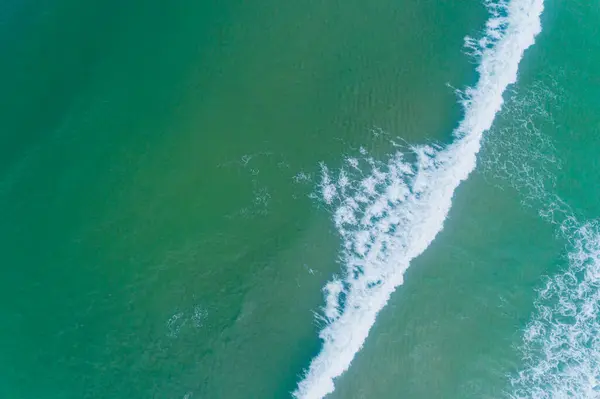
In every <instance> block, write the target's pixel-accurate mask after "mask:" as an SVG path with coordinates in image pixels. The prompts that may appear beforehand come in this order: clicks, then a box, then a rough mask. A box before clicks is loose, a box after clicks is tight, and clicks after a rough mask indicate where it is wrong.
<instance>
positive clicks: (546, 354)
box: [511, 218, 600, 399]
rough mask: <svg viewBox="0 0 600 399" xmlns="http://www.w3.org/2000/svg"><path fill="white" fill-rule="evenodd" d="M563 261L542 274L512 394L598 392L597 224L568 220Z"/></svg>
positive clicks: (542, 396) (542, 398)
mask: <svg viewBox="0 0 600 399" xmlns="http://www.w3.org/2000/svg"><path fill="white" fill-rule="evenodd" d="M568 222H569V223H568V225H570V226H567V227H566V228H564V229H563V232H564V233H567V237H568V239H569V240H570V241H571V245H572V247H573V249H572V250H571V252H570V253H569V257H568V258H569V267H568V268H567V269H566V270H565V271H564V272H562V273H559V274H557V275H555V276H554V277H552V278H550V279H548V280H547V282H546V285H545V287H544V288H543V289H542V290H541V291H540V293H539V297H538V299H537V301H536V304H535V305H536V309H537V311H536V313H535V314H534V316H533V319H532V320H531V322H530V323H529V325H528V327H527V329H526V330H525V333H524V337H523V341H524V344H523V347H522V351H523V357H524V360H525V365H524V367H523V368H522V370H521V371H520V372H519V373H518V375H517V376H515V377H514V378H513V379H512V381H511V382H512V384H513V386H514V389H515V391H514V392H513V394H512V395H511V397H512V398H515V399H516V398H531V399H550V398H552V399H554V398H600V228H599V227H600V226H598V223H597V222H587V223H585V224H583V225H580V227H578V228H576V229H573V227H571V226H576V225H577V222H576V221H574V219H572V218H571V219H569V220H568Z"/></svg>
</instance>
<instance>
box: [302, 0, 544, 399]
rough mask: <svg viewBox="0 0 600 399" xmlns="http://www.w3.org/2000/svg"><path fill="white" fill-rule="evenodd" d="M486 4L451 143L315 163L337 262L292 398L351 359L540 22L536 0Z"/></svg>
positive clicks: (464, 167) (469, 157) (436, 216)
mask: <svg viewBox="0 0 600 399" xmlns="http://www.w3.org/2000/svg"><path fill="white" fill-rule="evenodd" d="M486 4H487V5H488V6H489V9H490V11H491V14H492V15H491V18H490V19H489V20H488V22H487V24H486V32H485V35H484V37H483V38H482V39H481V40H479V41H475V40H473V39H467V46H468V47H469V48H470V49H471V50H473V51H474V53H475V55H477V56H478V58H479V59H480V63H479V66H478V67H477V71H478V73H479V80H478V82H477V85H476V86H475V87H474V88H469V89H467V90H466V91H465V92H464V97H465V98H464V100H463V106H464V119H463V120H462V121H461V123H460V124H459V126H458V127H457V128H456V130H455V131H454V137H455V141H454V142H453V143H452V144H450V145H449V146H448V147H446V148H443V149H435V148H432V147H429V146H421V147H414V148H413V150H414V152H415V154H416V159H417V160H416V162H415V163H411V162H408V161H407V160H406V159H405V157H404V155H403V154H402V153H401V152H397V153H395V154H392V155H391V156H390V157H389V158H388V160H387V161H386V162H377V161H375V160H373V159H371V158H368V157H364V158H362V159H361V160H357V159H354V158H349V159H348V167H347V169H342V170H341V171H340V173H339V175H338V176H337V178H336V177H335V176H333V175H332V174H331V173H330V172H329V170H328V169H327V167H325V166H322V182H321V190H322V194H323V200H324V201H325V202H326V203H328V204H330V205H332V206H335V207H336V209H335V212H334V220H335V224H336V227H337V228H338V230H339V232H340V235H341V237H342V239H343V242H344V246H343V250H342V253H341V261H342V262H343V264H344V265H345V270H344V275H343V277H342V278H341V279H335V280H334V281H332V282H330V283H329V284H328V285H327V286H326V287H325V293H326V296H327V298H326V308H325V309H324V314H325V316H324V317H325V319H326V320H327V325H326V326H325V327H324V328H323V330H321V332H320V334H319V336H320V338H321V339H322V340H323V346H322V348H321V351H320V353H319V354H318V355H317V356H316V357H315V358H313V360H312V362H311V364H310V366H309V368H308V370H306V372H305V375H304V377H303V378H302V379H301V380H300V382H299V383H298V387H297V389H296V391H295V392H294V393H293V395H294V396H295V397H296V398H298V399H300V398H301V399H317V398H322V397H324V396H325V395H327V394H329V393H331V392H333V390H334V383H333V379H334V378H336V377H338V376H339V375H341V374H342V373H343V372H344V371H346V370H347V369H348V367H349V366H350V363H351V362H352V359H353V358H354V356H355V354H356V353H357V352H358V351H359V350H360V349H361V347H362V345H363V343H364V342H365V339H366V338H367V335H368V333H369V330H370V329H371V327H372V326H373V324H374V323H375V318H376V316H377V313H378V312H379V311H380V310H381V309H382V308H383V307H384V306H385V304H386V303H387V301H388V299H389V297H390V295H391V294H392V292H393V291H394V290H395V288H396V287H397V286H398V285H400V284H402V282H403V274H404V272H405V270H406V269H407V268H408V266H409V263H410V261H411V260H412V259H414V258H415V257H416V256H418V255H419V254H421V253H422V252H423V251H424V250H425V249H426V248H427V247H428V246H429V245H430V244H431V242H432V241H433V239H434V238H435V236H436V235H437V234H438V233H439V232H440V231H441V230H442V227H443V223H444V220H445V219H446V216H447V214H448V211H449V210H450V207H451V205H452V196H453V194H454V191H455V190H456V188H457V187H458V185H459V184H460V182H461V181H463V180H465V179H466V178H467V177H468V175H469V174H470V173H471V172H472V171H473V169H474V168H475V164H476V155H477V153H478V151H479V149H480V144H481V137H482V134H483V133H484V132H485V131H487V130H488V129H489V128H490V127H491V125H492V123H493V121H494V117H495V115H496V113H497V112H498V111H499V110H500V108H501V107H502V103H503V99H502V94H503V92H504V90H505V89H506V88H507V86H508V85H510V84H512V83H514V82H515V81H516V79H517V69H518V65H519V62H520V60H521V58H522V57H523V54H524V52H525V50H526V49H527V48H528V47H530V46H531V45H532V44H533V43H534V38H535V36H536V35H537V34H538V33H539V32H540V31H541V26H540V14H541V12H542V10H543V0H512V1H510V2H504V1H500V2H492V1H488V2H486ZM363 155H364V154H363ZM365 167H366V169H367V170H365Z"/></svg>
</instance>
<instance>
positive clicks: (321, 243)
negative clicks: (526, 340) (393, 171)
mask: <svg viewBox="0 0 600 399" xmlns="http://www.w3.org/2000/svg"><path fill="white" fill-rule="evenodd" d="M546 8H547V12H546V13H545V14H544V20H543V24H544V32H543V33H542V35H541V36H540V38H539V39H538V44H536V46H535V47H534V48H533V49H532V50H531V51H530V52H528V53H527V56H526V58H525V60H524V62H523V63H522V66H521V71H522V73H521V75H520V79H522V82H523V92H525V91H526V90H527V87H528V85H530V84H531V83H532V82H539V81H542V83H543V84H545V85H548V83H546V82H544V79H548V80H549V81H553V82H557V83H556V84H555V85H554V86H552V87H557V86H560V87H563V86H564V87H566V88H567V89H564V90H566V91H568V93H570V94H564V93H562V92H561V94H564V95H565V96H566V97H565V98H568V100H562V101H561V102H560V103H561V104H562V108H560V109H564V108H565V107H566V106H567V105H568V106H569V107H572V108H571V112H566V113H562V114H560V115H559V116H556V118H558V119H560V120H557V121H554V122H553V123H554V124H553V125H552V126H554V127H555V129H554V130H551V131H548V132H547V134H548V135H550V136H552V139H553V140H555V141H556V147H557V148H558V149H559V150H560V151H559V152H560V153H561V156H563V157H564V161H563V162H564V164H565V165H567V167H566V169H563V170H562V174H559V175H558V190H559V191H560V193H561V195H564V196H565V197H566V199H567V200H568V201H569V202H570V203H571V204H572V205H573V206H574V207H576V208H578V209H581V210H582V212H584V214H585V215H586V217H590V218H591V217H595V215H597V213H598V206H600V205H599V204H598V203H597V202H596V201H594V200H593V198H596V197H597V195H594V192H591V191H590V190H592V189H591V188H590V187H595V184H594V183H595V181H596V176H597V173H594V167H595V163H596V161H595V159H594V156H595V148H596V146H595V141H596V140H597V138H596V136H595V135H594V131H593V130H592V127H593V126H596V127H599V126H600V121H599V119H598V115H600V113H598V112H597V111H598V105H597V104H598V102H594V101H595V99H596V98H598V94H599V91H600V81H598V79H597V78H595V75H594V70H593V68H594V65H596V63H595V62H594V60H596V61H597V58H598V57H597V56H590V54H600V52H598V51H596V52H594V50H593V49H594V48H595V49H597V47H598V44H597V41H594V40H593V38H594V37H597V36H594V35H595V34H597V33H598V28H597V26H598V24H595V23H594V22H593V21H597V20H598V16H599V15H598V13H599V10H598V7H597V6H592V5H580V4H574V5H567V4H563V3H561V2H558V1H550V2H548V3H547V4H546ZM0 14H3V15H2V16H1V17H0V55H1V59H2V61H1V62H0V87H1V88H2V99H3V100H2V106H1V107H0V252H1V253H2V259H3V260H2V266H0V299H1V303H2V307H1V308H0V309H1V311H0V314H1V315H2V322H1V323H0V343H1V347H0V397H2V398H10V399H13V398H14V399H28V398H36V399H37V398H40V399H46V398H47V399H59V398H60V399H63V398H64V399H71V398H128V399H129V398H131V399H136V398H140V399H141V398H145V399H146V398H161V399H162V398H178V399H180V398H184V396H185V395H189V396H188V398H186V399H189V398H227V399H229V398H286V397H289V393H290V392H291V391H292V390H294V388H295V386H296V383H297V381H298V378H299V376H300V375H301V373H302V370H303V369H304V368H305V367H307V366H308V364H309V362H310V360H311V358H312V357H313V356H314V355H315V354H316V353H317V352H318V350H319V345H320V343H319V339H318V336H317V332H318V329H319V325H318V323H317V322H315V317H314V314H313V311H317V310H318V308H319V307H320V306H321V305H322V302H323V299H322V294H321V288H322V287H323V285H324V284H325V283H326V281H327V280H329V279H330V277H331V275H332V274H333V273H336V272H338V271H339V269H340V266H339V264H337V263H336V259H337V254H338V249H339V238H338V236H337V233H336V231H335V229H334V228H333V225H332V224H331V221H330V214H329V213H328V210H327V209H326V208H325V207H323V206H322V205H321V204H320V203H319V201H317V200H314V199H311V198H310V193H311V192H313V191H314V190H315V184H316V183H317V180H318V179H317V174H318V164H319V162H321V161H324V162H326V163H327V164H328V165H330V166H333V167H335V166H336V165H339V164H340V163H341V162H342V160H343V157H344V156H345V155H346V154H351V153H353V152H354V153H355V152H356V151H357V150H358V148H359V147H360V146H364V147H365V148H366V149H367V150H368V151H369V152H370V153H372V154H375V155H382V154H385V153H386V152H387V151H389V149H390V144H389V138H390V137H395V136H399V137H401V138H402V139H404V140H406V141H407V142H410V143H425V142H432V141H440V142H449V141H450V140H451V137H450V133H451V132H452V129H453V128H454V127H455V126H456V124H457V122H458V121H459V120H460V118H461V109H460V107H459V106H458V105H457V101H456V97H455V95H454V93H453V91H452V89H451V88H449V87H448V86H447V84H450V85H452V86H454V87H464V86H465V85H467V84H473V83H474V82H475V79H476V75H475V70H474V68H475V65H474V64H473V62H472V61H473V60H472V59H470V58H468V57H467V56H466V55H465V54H464V53H463V49H462V44H463V37H464V36H465V35H467V34H468V35H477V34H478V32H479V31H480V30H481V29H482V27H483V24H484V23H485V20H486V18H487V13H486V10H485V9H484V7H483V5H482V4H480V2H479V1H475V0H473V1H471V0H469V1H467V2H460V3H459V4H458V3H457V4H451V3H448V2H439V1H434V0H427V1H414V0H410V1H404V0H403V1H400V2H399V1H388V0H377V1H374V2H364V1H350V2H348V1H347V2H339V1H329V2H322V1H321V2H317V1H312V0H306V1H301V2H295V3H290V4H283V3H281V2H275V1H272V0H262V1H256V0H255V1H250V2H241V1H235V0H222V1H219V2H214V1H209V2H204V3H203V2H192V1H185V0H181V1H175V2H169V3H165V2H157V1H146V2H141V1H128V2H117V1H103V2H100V1H92V2H84V3H82V2H75V1H67V0H54V1H49V0H47V1H32V0H24V1H20V2H15V1H12V0H11V2H8V3H5V4H4V5H1V6H0ZM582 19H583V20H584V21H588V20H589V22H585V23H583V24H581V23H579V22H578V21H580V20H582ZM575 24H577V25H578V26H579V29H578V30H573V31H571V30H569V29H570V27H572V26H573V25H575ZM565 32H567V33H565ZM565 43H568V44H571V45H566V44H565ZM573 43H575V44H574V45H573ZM594 46H595V47H594ZM565 52H567V54H565ZM565 63H566V64H565ZM548 64H550V65H552V67H550V68H546V67H545V65H548ZM573 69H577V70H578V71H579V70H584V71H587V72H585V73H581V72H578V73H575V72H570V71H572V70H573ZM580 93H584V94H583V95H581V94H580ZM590 104H595V106H590ZM553 106H554V105H549V107H553ZM556 107H557V108H556V109H559V108H558V106H556ZM557 115H558V114H557ZM507 119H508V117H507ZM499 123H502V121H500V122H499ZM560 126H563V127H562V128H560ZM596 130H597V129H596ZM530 144H531V143H530ZM534 144H535V143H534ZM483 156H485V146H484V155H483ZM596 170H597V169H596ZM304 175H306V176H309V178H308V179H303V178H301V177H302V176H304ZM573 176H577V178H576V179H574V178H573ZM580 177H581V178H580ZM574 182H576V183H574ZM499 186H500V187H499ZM522 198H523V195H522V194H521V193H519V191H518V190H514V189H511V188H509V187H508V184H507V183H506V181H505V180H503V179H497V178H495V177H493V174H490V173H486V172H484V171H481V173H477V174H476V175H474V176H472V178H471V179H470V180H469V181H467V182H466V183H465V184H464V185H462V186H461V187H460V188H459V190H458V192H457V193H456V196H455V199H454V205H453V209H452V212H451V214H450V217H449V219H448V220H447V221H446V224H445V229H444V230H443V232H442V233H441V234H440V236H439V237H438V238H437V239H436V241H435V243H434V246H432V248H430V250H429V251H427V252H425V254H424V255H423V256H422V257H420V258H418V259H417V260H416V261H415V262H413V264H412V265H411V269H410V270H409V272H408V273H407V276H406V283H405V284H404V285H403V286H402V287H401V288H400V289H399V290H398V291H397V292H396V293H395V295H394V296H393V297H392V300H391V301H390V303H389V304H388V306H387V307H386V308H385V310H384V311H383V312H382V314H381V315H380V317H379V318H378V322H377V324H376V325H375V327H374V329H373V330H372V331H371V334H370V337H369V339H368V341H367V343H366V345H365V347H364V349H363V351H361V352H360V353H359V354H358V356H357V357H356V359H355V360H354V362H353V365H352V367H351V368H350V370H349V371H348V372H347V373H346V374H344V375H343V376H342V377H341V378H340V379H339V382H338V384H337V390H336V392H335V393H334V394H333V395H332V397H335V398H396V397H403V398H485V397H490V398H491V397H494V398H496V397H500V396H502V394H503V392H504V391H505V390H506V389H508V385H507V384H508V382H507V381H508V380H507V378H506V375H507V373H510V372H513V371H514V370H515V369H516V368H518V367H519V364H520V360H519V359H520V357H519V354H518V352H517V350H516V349H515V347H516V346H518V345H519V343H520V340H521V333H520V329H522V328H523V327H524V326H525V325H526V323H527V322H528V320H529V316H530V314H531V312H532V310H533V299H534V298H535V295H536V293H535V291H534V289H535V288H536V287H539V285H540V281H541V280H540V278H541V275H542V274H544V273H552V272H553V271H555V270H558V269H559V268H560V267H561V266H560V265H561V262H562V255H563V252H564V251H563V249H564V242H561V241H560V240H559V239H557V238H555V228H554V227H553V226H552V225H550V224H548V223H546V222H544V221H543V220H541V219H540V218H538V216H537V215H536V211H535V209H534V207H533V206H532V207H524V206H523V205H522V204H521V201H522Z"/></svg>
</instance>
